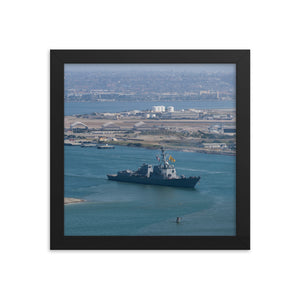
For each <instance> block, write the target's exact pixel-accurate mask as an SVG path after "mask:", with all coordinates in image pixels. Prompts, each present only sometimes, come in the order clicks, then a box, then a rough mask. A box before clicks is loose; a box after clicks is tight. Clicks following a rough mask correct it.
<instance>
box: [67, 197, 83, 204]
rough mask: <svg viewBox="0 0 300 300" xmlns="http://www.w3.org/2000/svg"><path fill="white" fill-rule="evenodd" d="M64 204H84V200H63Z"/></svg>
mask: <svg viewBox="0 0 300 300" xmlns="http://www.w3.org/2000/svg"><path fill="white" fill-rule="evenodd" d="M64 199H65V200H64V204H65V205H66V204H74V203H80V202H85V201H86V200H82V199H76V198H67V197H65V198H64Z"/></svg>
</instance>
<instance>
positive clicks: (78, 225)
mask: <svg viewBox="0 0 300 300" xmlns="http://www.w3.org/2000/svg"><path fill="white" fill-rule="evenodd" d="M169 153H170V154H172V156H173V157H174V158H175V159H176V163H175V166H176V169H177V173H178V174H180V175H181V174H183V175H186V176H192V175H194V176H195V175H200V176H201V180H200V183H199V184H197V185H196V188H195V189H184V188H172V187H163V186H151V185H149V186H148V185H139V184H134V183H122V182H114V181H109V180H107V178H106V174H113V173H116V172H117V171H119V170H124V169H136V168H138V167H139V166H140V165H141V164H142V163H144V162H147V163H152V164H156V163H157V161H156V160H155V156H156V155H157V154H159V151H157V150H148V149H143V148H131V147H121V146H117V147H116V148H115V149H113V150H100V149H97V148H81V147H76V146H66V147H65V197H74V198H80V199H85V200H87V201H86V202H83V203H78V204H70V205H65V235H67V236H93V235H94V236H99V235H104V236H105V235H134V236H138V235H142V236H151V235H153V236H156V235H175V236H179V235H196V236H207V235H214V236H218V235H222V236H223V235H226V236H230V235H235V230H236V229H235V157H234V156H225V155H214V154H204V153H189V152H179V151H169ZM176 217H182V222H181V223H180V224H177V223H176V222H175V221H176Z"/></svg>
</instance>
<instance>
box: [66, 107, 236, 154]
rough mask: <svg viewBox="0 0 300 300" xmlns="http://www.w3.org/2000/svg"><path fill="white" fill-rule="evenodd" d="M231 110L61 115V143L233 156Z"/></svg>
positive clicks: (234, 143)
mask: <svg viewBox="0 0 300 300" xmlns="http://www.w3.org/2000/svg"><path fill="white" fill-rule="evenodd" d="M235 123H236V116H235V110H234V109H214V110H205V111H200V110H195V109H191V110H186V111H181V112H180V113H176V112H174V113H173V114H172V113H169V114H168V113H155V114H154V113H153V112H147V111H144V112H143V111H131V112H124V113H91V114H83V115H73V116H65V124H64V127H65V145H69V146H82V147H88V146H92V145H94V146H96V145H97V144H109V145H120V146H129V147H143V148H148V149H158V148H160V147H161V146H164V147H166V148H168V149H173V150H179V151H189V152H202V153H213V154H225V155H235V150H236V130H235Z"/></svg>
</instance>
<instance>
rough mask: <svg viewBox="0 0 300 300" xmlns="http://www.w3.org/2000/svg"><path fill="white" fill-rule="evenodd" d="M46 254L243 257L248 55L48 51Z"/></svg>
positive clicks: (246, 231) (247, 218) (247, 207)
mask: <svg viewBox="0 0 300 300" xmlns="http://www.w3.org/2000/svg"><path fill="white" fill-rule="evenodd" d="M50 60H51V76H50V79H51V104H50V105H51V134H50V136H51V176H50V178H51V197H50V200H51V204H50V214H51V216H50V222H51V224H50V230H51V232H50V248H51V249H246V250H247V249H250V51H249V50H51V52H50Z"/></svg>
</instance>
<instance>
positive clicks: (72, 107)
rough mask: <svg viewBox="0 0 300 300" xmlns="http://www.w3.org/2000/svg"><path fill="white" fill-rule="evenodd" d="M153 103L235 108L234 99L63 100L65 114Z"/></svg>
mask: <svg viewBox="0 0 300 300" xmlns="http://www.w3.org/2000/svg"><path fill="white" fill-rule="evenodd" d="M153 105H164V106H166V107H167V106H174V108H175V110H180V109H188V108H196V109H216V108H235V101H221V100H201V101H186V100H185V101H157V102H152V101H151V102H150V101H149V102H147V101H140V102H135V101H118V102H65V116H71V115H76V114H89V113H93V112H100V113H104V112H111V113H113V112H123V111H130V110H135V109H136V110H147V109H151V107H152V106H153Z"/></svg>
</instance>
